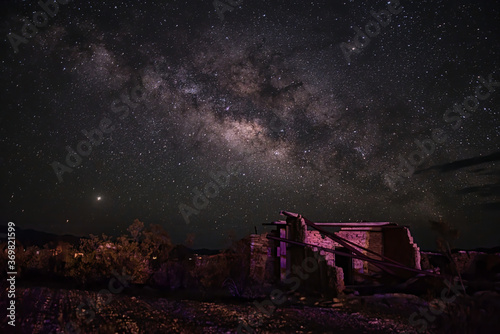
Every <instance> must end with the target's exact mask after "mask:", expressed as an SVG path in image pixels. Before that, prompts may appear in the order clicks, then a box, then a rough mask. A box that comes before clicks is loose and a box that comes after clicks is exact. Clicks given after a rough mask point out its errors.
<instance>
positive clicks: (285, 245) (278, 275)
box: [250, 212, 421, 296]
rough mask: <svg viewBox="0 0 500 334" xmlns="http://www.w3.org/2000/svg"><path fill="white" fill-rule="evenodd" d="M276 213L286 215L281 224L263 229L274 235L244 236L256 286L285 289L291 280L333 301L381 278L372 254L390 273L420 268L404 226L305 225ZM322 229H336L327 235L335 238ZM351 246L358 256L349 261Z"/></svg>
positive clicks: (417, 253) (298, 218)
mask: <svg viewBox="0 0 500 334" xmlns="http://www.w3.org/2000/svg"><path fill="white" fill-rule="evenodd" d="M282 213H285V214H286V215H288V217H287V219H286V220H279V221H274V222H272V223H269V224H263V225H271V226H274V227H275V229H274V230H272V231H271V232H268V233H264V234H252V235H251V236H250V253H251V255H250V278H252V280H253V281H255V282H256V283H259V284H263V285H265V284H267V283H270V284H275V283H282V284H286V283H287V282H291V281H293V282H297V280H295V281H294V280H293V279H292V278H291V277H292V276H297V277H298V278H299V279H300V288H301V289H305V290H308V291H311V292H318V293H321V294H326V295H332V296H336V295H338V294H339V293H341V292H342V291H343V290H344V289H345V286H346V285H347V286H351V285H356V284H366V278H367V277H370V276H372V277H373V276H376V275H378V274H381V272H382V269H384V268H383V266H382V265H379V262H377V261H380V260H378V257H377V255H378V256H379V257H380V258H381V259H382V260H389V261H390V260H393V261H392V262H394V263H397V265H393V267H391V268H390V269H391V270H392V272H393V273H396V274H402V275H404V274H405V273H407V271H408V269H414V271H415V272H418V271H420V269H421V268H420V249H419V247H418V246H417V244H416V243H415V242H414V241H413V238H412V236H411V233H410V230H409V229H408V228H407V227H405V226H399V225H397V224H395V223H389V222H361V223H313V224H312V223H310V224H309V226H308V225H307V224H306V220H305V219H304V218H302V217H301V216H300V215H297V214H292V213H287V212H282ZM311 224H312V225H311ZM311 226H313V227H314V228H311ZM324 228H330V229H331V228H335V229H336V230H338V231H337V232H332V233H331V234H332V235H334V236H336V237H337V238H339V239H338V240H333V239H332V237H329V236H328V235H325V233H322V232H321V231H319V230H317V229H321V230H323V231H324ZM339 229H340V230H339ZM334 239H335V237H334ZM345 241H347V242H348V243H346V242H345ZM351 244H352V245H353V246H360V247H362V248H359V247H356V249H359V250H360V256H352V254H353V253H355V252H353V249H352V248H351V247H349V245H351ZM346 246H347V248H346ZM363 256H365V257H363ZM359 257H362V258H359ZM312 259H314V261H315V263H316V265H315V264H314V263H313V262H312Z"/></svg>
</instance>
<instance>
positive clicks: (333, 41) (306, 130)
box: [0, 0, 500, 248]
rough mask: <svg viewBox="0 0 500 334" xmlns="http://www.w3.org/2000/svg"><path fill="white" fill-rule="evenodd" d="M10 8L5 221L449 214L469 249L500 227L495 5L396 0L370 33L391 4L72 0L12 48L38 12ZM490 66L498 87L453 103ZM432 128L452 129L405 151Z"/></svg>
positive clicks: (229, 223)
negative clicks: (469, 103)
mask: <svg viewBox="0 0 500 334" xmlns="http://www.w3.org/2000/svg"><path fill="white" fill-rule="evenodd" d="M1 6H2V13H3V17H2V21H3V22H4V24H3V25H2V28H1V30H2V34H3V36H5V40H4V45H3V47H2V51H1V59H2V63H1V70H2V74H3V75H2V78H3V80H2V88H3V92H4V94H3V96H2V99H3V102H2V107H3V108H2V110H3V112H2V119H1V123H0V126H1V130H2V136H1V145H2V158H1V163H2V175H4V178H3V188H2V202H3V203H2V207H3V209H2V215H1V218H2V220H3V221H5V222H6V221H16V222H17V223H18V224H19V225H20V226H24V227H26V228H28V227H29V228H36V229H40V230H44V231H48V232H53V233H73V234H77V235H85V234H88V233H94V234H96V233H101V232H105V233H110V234H118V233H121V232H123V231H125V229H126V227H127V226H128V225H130V223H131V222H132V221H133V220H134V219H135V218H139V219H140V220H142V221H144V222H146V223H160V224H161V225H162V226H163V227H164V228H165V229H166V230H167V231H168V232H169V233H170V234H171V235H172V236H173V238H174V241H176V242H182V241H183V240H184V239H185V238H186V234H188V233H195V235H196V239H195V244H196V245H197V246H199V247H222V246H225V245H227V243H228V242H229V241H230V238H231V237H234V236H236V237H243V236H245V235H247V234H249V233H253V232H254V226H256V227H257V230H258V231H259V232H262V231H263V230H264V227H263V226H262V223H266V222H269V221H271V220H274V219H277V218H279V216H278V212H279V210H281V209H286V210H289V211H294V212H300V213H302V214H304V215H305V216H306V217H308V218H309V219H311V220H319V221H361V220H365V221H394V222H397V223H400V224H406V225H410V226H411V228H412V229H413V230H414V234H415V235H416V238H417V242H419V243H420V244H422V245H423V246H424V248H425V247H427V248H431V247H433V246H434V242H433V236H432V233H430V232H429V220H430V219H432V220H436V219H439V218H440V217H441V218H442V219H445V220H447V221H450V222H451V223H452V224H453V225H454V226H455V227H457V228H459V229H460V230H461V232H462V236H461V238H460V239H459V241H458V244H457V245H459V246H462V247H479V246H483V245H484V246H492V245H495V244H498V242H499V239H498V232H499V231H498V226H499V225H498V223H499V222H500V219H499V212H500V205H499V204H500V202H499V199H498V197H499V177H498V176H499V173H500V172H499V169H498V154H496V153H497V152H498V151H499V143H500V142H499V139H498V138H499V133H500V116H499V113H498V108H499V101H500V86H499V85H498V83H496V82H497V81H499V80H500V73H499V71H498V69H499V57H498V54H499V51H500V50H499V48H500V43H499V38H498V36H500V32H499V27H498V19H499V18H500V16H499V13H500V7H499V6H498V4H496V3H491V2H489V1H479V2H472V1H461V2H459V3H457V2H456V1H451V0H450V1H400V4H399V5H398V2H397V1H393V2H392V6H395V7H397V8H402V11H398V12H396V11H395V12H394V14H391V17H390V20H389V21H388V20H385V21H381V23H380V25H379V28H380V31H379V32H378V33H377V34H375V33H374V28H373V25H374V24H375V23H376V22H377V14H376V13H380V12H381V11H383V10H388V8H389V7H388V6H389V5H388V3H387V2H381V1H377V2H369V1H345V2H334V4H332V1H312V2H301V1H275V2H272V3H270V2H260V1H250V0H245V1H242V2H241V5H240V6H236V7H235V8H234V9H233V10H232V11H226V12H224V13H223V16H222V19H221V18H220V17H219V15H218V14H217V12H216V10H215V9H214V7H213V5H212V3H211V2H210V1H203V2H201V1H187V2H181V1H141V2H140V3H137V4H136V3H135V2H131V3H129V2H121V1H105V2H98V3H87V2H85V3H82V2H79V1H73V2H69V3H68V4H60V5H59V10H58V13H57V15H55V16H54V17H50V18H49V20H48V22H47V24H46V25H45V26H43V27H40V28H38V34H36V36H33V37H32V38H29V39H26V43H20V44H19V45H17V46H16V47H17V48H18V52H17V53H16V52H14V47H13V45H12V44H11V42H10V40H9V38H8V36H9V35H8V34H9V33H15V34H17V35H18V36H23V35H22V28H23V24H24V21H23V20H22V19H23V18H24V17H27V18H28V19H30V20H31V19H32V16H33V12H35V11H40V10H41V9H40V7H39V5H38V4H37V2H36V1H27V2H23V3H20V2H19V1H17V2H16V1H10V2H9V1H5V2H2V4H1ZM379 19H382V18H381V17H379ZM370 21H372V30H371V31H367V30H366V29H365V25H366V24H367V23H369V22H370ZM377 24H378V23H377ZM358 27H359V29H357V28H358ZM359 31H361V33H362V34H365V35H366V34H371V35H373V36H372V37H371V38H370V41H369V44H366V42H367V36H365V37H364V38H363V37H360V36H357V34H358V32H359ZM10 36H13V35H10ZM363 44H366V45H363ZM342 45H344V47H345V46H346V45H347V46H348V48H349V49H348V50H352V52H351V54H350V55H349V58H350V59H349V61H347V58H346V54H345V53H346V50H345V49H344V50H343V48H342V47H341V46H342ZM349 52H350V51H349ZM481 80H486V81H488V80H490V81H491V83H490V86H489V88H488V87H485V86H484V84H483V88H481V90H480V91H479V92H480V93H481V94H483V95H484V94H486V92H488V93H489V95H488V97H487V98H485V99H481V100H480V101H479V104H478V106H477V108H476V109H474V111H473V112H471V113H470V114H469V115H465V114H462V115H460V114H459V113H458V114H457V113H455V114H453V113H452V111H453V107H454V105H455V104H462V102H463V101H464V99H465V98H466V97H468V96H472V97H474V96H476V94H477V91H475V88H476V87H477V86H479V85H481ZM447 110H450V111H449V112H448V114H446V113H447ZM444 114H446V115H448V116H449V117H448V118H450V117H452V116H453V117H455V120H457V119H460V124H458V125H457V126H454V124H455V123H457V122H458V121H455V122H453V123H451V121H447V119H446V117H445V116H444ZM95 129H97V130H98V132H95V131H94V132H93V133H94V137H91V139H90V141H89V143H90V144H92V143H91V141H92V140H94V142H95V143H94V145H93V146H92V148H91V151H90V150H89V147H88V145H87V146H85V145H83V144H81V145H80V146H78V145H79V143H81V142H82V141H85V140H88V139H87V137H86V136H85V133H87V134H90V136H92V131H93V130H95ZM433 129H440V130H442V132H440V134H441V135H442V136H446V140H445V141H442V142H441V143H434V144H432V145H434V146H433V147H432V152H431V153H430V152H429V154H428V155H427V156H424V157H423V159H422V160H421V161H418V163H414V166H411V169H413V170H411V173H410V172H408V169H404V168H402V167H401V166H403V165H404V163H402V162H401V161H410V160H411V159H412V152H415V151H416V150H419V147H418V143H421V142H423V141H424V140H426V139H429V138H432V134H433ZM99 133H101V134H102V136H100V135H99ZM101 137H102V138H101ZM92 138H93V139H92ZM429 140H430V139H429ZM415 141H417V143H416V142H415ZM426 143H427V144H428V145H431V144H429V143H431V142H426ZM67 147H69V149H70V150H73V152H74V153H75V154H78V153H79V152H80V154H79V157H80V158H81V161H79V163H77V162H78V161H76V160H75V159H77V158H75V157H74V156H73V158H71V159H73V160H71V159H70V160H69V164H71V163H73V167H72V166H70V165H68V161H66V159H67V155H68V149H67ZM427 147H430V146H427ZM82 152H83V153H82ZM485 156H492V157H493V158H492V159H486V160H485V159H483V160H481V157H485ZM417 158H418V157H417ZM401 159H403V160H401ZM466 159H469V160H466ZM470 159H472V160H470ZM474 159H476V160H474ZM414 160H415V159H414ZM416 160H418V159H416ZM462 160H466V161H472V163H468V164H465V165H460V163H459V162H460V161H462ZM457 162H458V163H459V166H460V167H459V168H453V169H451V170H449V169H446V168H442V166H446V165H448V164H453V163H455V164H456V163H457ZM228 164H229V165H230V166H238V167H237V168H236V167H235V169H234V173H232V174H230V175H226V176H224V182H226V183H224V182H219V184H218V183H217V182H216V181H214V180H213V178H214V175H223V174H221V173H223V172H224V173H225V171H226V170H227V166H228ZM55 166H58V167H57V168H59V169H57V168H56V167H55ZM440 166H441V167H440ZM70 170H71V172H70ZM58 173H59V176H58V175H57V174H58ZM402 174H405V175H403V176H402ZM398 175H399V176H398ZM394 180H396V181H394ZM219 181H220V180H219ZM208 184H211V185H209V186H207V185H208ZM214 185H215V187H216V189H215V188H214ZM204 189H209V192H210V191H211V193H209V195H210V196H208V197H209V198H206V200H200V198H196V196H197V194H198V191H200V192H201V194H203V192H204V191H205V190H204ZM203 196H205V195H202V197H203ZM196 201H198V202H196ZM196 206H198V207H196ZM188 207H189V209H187V210H189V212H188V214H187V213H186V212H187V211H185V210H186V209H185V208H188ZM183 208H184V209H183ZM183 210H184V216H186V215H188V216H189V217H188V218H189V219H188V221H186V219H185V217H184V218H183Z"/></svg>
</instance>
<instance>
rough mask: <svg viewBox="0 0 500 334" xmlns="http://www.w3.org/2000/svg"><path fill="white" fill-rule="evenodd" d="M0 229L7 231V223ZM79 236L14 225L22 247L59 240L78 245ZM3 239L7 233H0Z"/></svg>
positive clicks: (5, 238) (0, 238)
mask: <svg viewBox="0 0 500 334" xmlns="http://www.w3.org/2000/svg"><path fill="white" fill-rule="evenodd" d="M0 231H2V232H3V231H7V225H0ZM81 238H82V237H77V236H74V235H70V234H64V235H58V234H53V233H47V232H42V231H37V230H33V229H22V228H20V227H19V226H16V239H17V240H18V241H19V242H21V243H22V245H23V246H24V247H28V246H38V247H43V246H44V245H45V244H48V243H51V242H52V243H54V244H55V243H57V242H59V241H63V242H67V243H69V244H72V245H75V246H78V245H79V244H80V239H81ZM5 240H7V234H6V233H0V241H1V242H4V241H5Z"/></svg>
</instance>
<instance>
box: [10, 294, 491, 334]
mask: <svg viewBox="0 0 500 334" xmlns="http://www.w3.org/2000/svg"><path fill="white" fill-rule="evenodd" d="M134 295H135V296H132V295H131V294H130V293H121V294H112V295H110V297H109V299H108V300H106V299H105V298H102V297H103V295H102V294H101V295H99V294H98V293H97V291H84V290H67V289H59V288H47V287H32V288H20V289H18V290H17V298H16V300H17V309H16V313H17V318H16V327H15V329H14V330H13V331H12V329H13V328H12V327H11V326H8V325H7V319H5V318H3V319H2V323H1V326H0V328H3V330H0V332H2V333H5V332H12V333H14V332H16V333H35V334H36V333H236V332H238V331H237V328H238V326H239V325H240V324H250V325H253V327H254V328H255V331H254V332H255V333H446V332H450V333H497V331H496V329H498V327H496V328H492V327H491V326H494V325H495V324H489V325H488V324H487V325H484V326H479V327H478V326H472V328H467V327H471V326H466V325H465V326H464V325H459V326H458V327H457V326H455V327H453V326H450V325H449V324H446V323H445V322H446V321H450V319H446V314H443V315H442V316H441V318H436V319H435V320H433V322H432V323H429V326H428V328H427V329H426V330H422V328H419V326H416V325H414V326H411V325H410V324H409V321H408V319H409V314H411V313H413V312H414V311H417V310H418V309H419V307H423V308H424V309H425V308H428V307H429V306H428V304H426V303H425V302H424V301H423V300H422V299H420V298H418V297H415V296H410V295H403V294H389V295H380V296H370V297H351V298H346V299H342V300H339V299H335V300H333V301H331V302H324V301H323V302H322V303H320V304H318V302H316V304H317V305H314V304H315V302H314V301H306V300H304V301H300V298H299V300H298V301H297V302H296V303H294V304H293V305H290V304H288V305H284V306H282V307H280V308H277V309H275V310H271V311H269V313H268V314H265V313H264V312H263V311H261V310H259V309H258V308H257V307H256V306H255V305H254V304H253V303H252V302H247V301H241V300H240V301H236V300H231V299H227V300H224V301H218V302H206V301H200V300H186V299H182V298H179V297H178V296H177V297H175V298H169V297H160V296H157V295H155V292H154V291H149V292H148V293H141V294H135V293H134ZM81 303H84V304H86V305H89V306H87V309H89V313H88V317H87V318H88V321H85V319H82V318H79V317H78V316H77V312H76V309H77V307H78V305H81ZM6 306H7V305H6V299H5V298H3V297H2V299H1V301H0V307H1V308H2V310H5V308H6ZM479 311H480V312H482V313H483V314H484V315H485V316H486V315H487V313H490V311H493V310H479ZM94 312H95V315H94ZM493 312H494V311H493ZM493 314H494V313H493ZM457 315H458V314H457ZM488 317H489V315H488ZM490 320H491V319H490ZM459 321H467V319H461V320H459ZM492 321H494V322H496V324H498V320H496V319H494V320H492ZM436 326H439V327H440V328H437V327H436ZM488 328H489V329H491V331H490V330H489V329H488ZM5 329H7V331H6V330H5ZM494 329H495V330H494ZM418 330H421V331H420V332H419V331H418Z"/></svg>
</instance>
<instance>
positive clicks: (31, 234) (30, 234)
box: [0, 225, 220, 257]
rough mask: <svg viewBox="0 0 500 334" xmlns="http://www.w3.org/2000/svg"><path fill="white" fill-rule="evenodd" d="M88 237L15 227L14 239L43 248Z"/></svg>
mask: <svg viewBox="0 0 500 334" xmlns="http://www.w3.org/2000/svg"><path fill="white" fill-rule="evenodd" d="M0 231H2V232H3V231H7V225H0ZM87 238H88V237H77V236H74V235H70V234H64V235H58V234H53V233H47V232H42V231H37V230H33V229H22V228H20V227H18V226H16V239H17V240H19V241H20V242H21V243H22V245H23V246H24V247H29V246H38V247H40V248H41V247H43V246H44V245H45V244H48V243H51V242H52V243H54V244H56V243H57V242H59V241H63V242H67V243H69V244H71V245H74V246H78V245H80V239H87ZM5 240H7V234H6V233H0V242H4V241H5ZM173 252H174V253H175V254H176V255H177V256H179V257H183V256H185V255H191V254H198V255H215V254H219V253H220V250H216V249H206V248H202V249H191V248H188V247H186V246H184V245H176V246H175V247H174V250H173Z"/></svg>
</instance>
